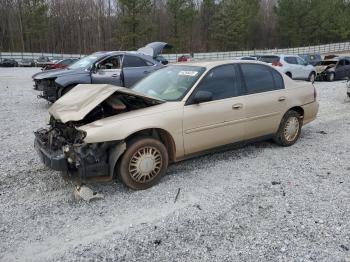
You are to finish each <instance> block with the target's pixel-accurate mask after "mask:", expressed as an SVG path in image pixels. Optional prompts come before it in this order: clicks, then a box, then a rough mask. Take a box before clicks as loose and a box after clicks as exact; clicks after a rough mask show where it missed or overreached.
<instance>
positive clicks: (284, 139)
mask: <svg viewBox="0 0 350 262" xmlns="http://www.w3.org/2000/svg"><path fill="white" fill-rule="evenodd" d="M301 126H302V120H301V116H300V114H299V113H297V112H296V111H294V110H290V111H288V112H287V113H285V115H284V116H283V118H282V121H281V123H280V127H279V129H278V131H277V134H276V136H275V138H274V140H275V142H276V143H277V144H279V145H280V146H291V145H293V144H295V142H296V141H297V140H298V138H299V136H300V131H301Z"/></svg>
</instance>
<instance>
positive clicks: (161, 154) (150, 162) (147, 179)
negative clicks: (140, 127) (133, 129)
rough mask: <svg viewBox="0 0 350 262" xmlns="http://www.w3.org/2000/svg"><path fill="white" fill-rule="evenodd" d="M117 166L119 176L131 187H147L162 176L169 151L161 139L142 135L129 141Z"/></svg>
mask: <svg viewBox="0 0 350 262" xmlns="http://www.w3.org/2000/svg"><path fill="white" fill-rule="evenodd" d="M128 144H129V145H128V147H127V149H126V151H125V153H124V154H123V156H122V157H121V160H120V162H119V164H118V166H117V176H118V177H119V178H120V179H121V181H122V182H123V183H124V184H125V185H126V186H127V187H129V188H132V189H135V190H143V189H147V188H149V187H151V186H153V185H155V184H156V183H158V182H159V180H160V179H161V178H162V176H163V175H164V174H165V172H166V170H167V167H168V153H167V150H166V148H165V146H164V145H163V143H161V142H160V141H159V140H156V139H154V138H148V137H141V138H138V139H134V140H132V141H131V142H130V143H128Z"/></svg>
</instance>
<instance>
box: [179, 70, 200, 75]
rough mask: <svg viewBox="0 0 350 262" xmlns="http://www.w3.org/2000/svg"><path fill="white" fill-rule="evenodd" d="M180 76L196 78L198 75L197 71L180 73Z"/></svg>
mask: <svg viewBox="0 0 350 262" xmlns="http://www.w3.org/2000/svg"><path fill="white" fill-rule="evenodd" d="M178 75H179V76H196V75H198V72H197V71H180V72H179V73H178Z"/></svg>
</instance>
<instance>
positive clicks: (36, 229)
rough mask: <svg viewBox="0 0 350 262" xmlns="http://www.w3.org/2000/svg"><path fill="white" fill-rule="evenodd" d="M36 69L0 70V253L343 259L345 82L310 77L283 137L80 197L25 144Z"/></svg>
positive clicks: (25, 257) (349, 119)
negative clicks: (306, 94)
mask: <svg viewBox="0 0 350 262" xmlns="http://www.w3.org/2000/svg"><path fill="white" fill-rule="evenodd" d="M35 70H37V69H30V68H29V69H0V99H1V104H0V121H1V124H0V137H1V141H0V147H1V149H2V150H1V152H0V210H1V213H0V261H16V260H18V261H97V260H98V261H99V260H105V261H146V260H148V261H292V260H293V261H294V260H296V261H350V220H349V217H350V177H349V173H350V135H349V130H350V102H349V100H348V99H347V98H346V94H345V84H344V82H335V83H326V82H324V83H316V87H317V91H318V98H319V100H320V111H319V116H318V119H317V120H316V121H314V122H312V123H311V124H309V125H307V126H305V127H304V128H303V131H302V135H301V138H300V141H299V142H298V143H297V144H295V145H294V146H292V147H289V148H282V147H278V146H276V145H275V144H273V143H271V142H260V143H255V144H252V145H249V146H245V147H243V148H238V149H234V150H230V151H226V152H223V153H216V154H211V155H207V156H204V157H200V158H196V159H192V160H189V161H185V162H182V163H178V164H175V165H173V166H171V167H170V169H169V171H168V173H167V176H165V177H164V178H163V179H162V181H161V183H160V184H158V185H157V186H155V187H153V188H151V189H149V190H146V191H137V192H135V191H131V190H128V189H126V188H125V187H123V186H122V185H120V184H119V183H108V184H103V185H92V186H91V187H92V188H93V189H94V190H97V191H99V192H102V193H103V194H104V195H105V199H102V200H97V201H93V202H90V203H88V202H76V201H75V200H74V198H73V196H72V195H73V189H74V185H73V184H72V182H70V181H66V180H64V179H63V178H62V177H61V175H60V174H59V173H57V172H53V171H50V170H48V169H47V168H45V167H44V166H43V165H42V164H41V162H40V160H39V158H38V157H37V154H36V152H35V151H34V149H33V139H34V136H33V131H34V130H36V129H38V128H40V127H42V126H43V125H44V119H45V116H46V110H47V108H48V104H47V103H45V102H44V101H43V100H39V99H37V98H36V95H37V93H36V92H35V91H34V90H33V89H32V82H31V79H30V76H31V75H32V74H33V73H34V72H35ZM179 189H180V193H179V196H178V200H177V201H176V203H174V199H175V196H176V194H177V193H178V190H179Z"/></svg>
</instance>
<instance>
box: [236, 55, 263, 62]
mask: <svg viewBox="0 0 350 262" xmlns="http://www.w3.org/2000/svg"><path fill="white" fill-rule="evenodd" d="M234 59H237V60H246V61H256V60H257V59H256V57H253V56H238V57H235V58H234Z"/></svg>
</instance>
